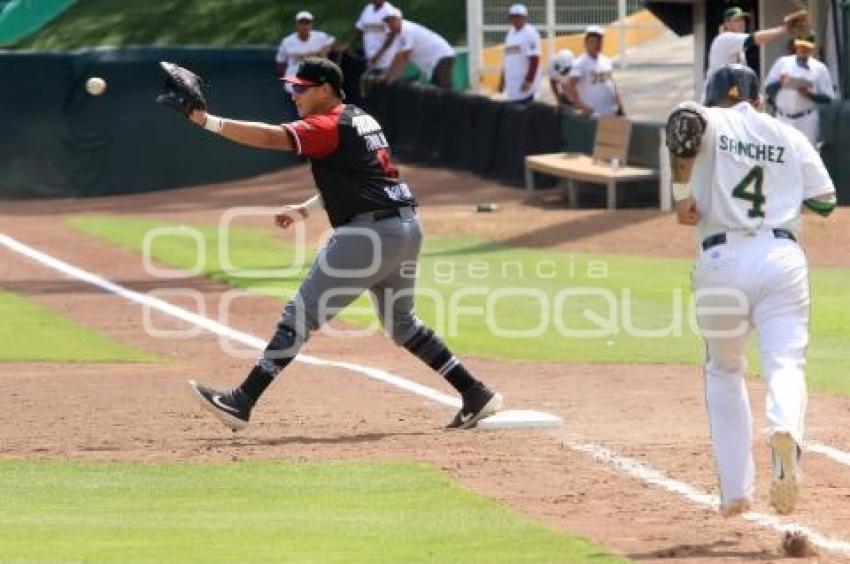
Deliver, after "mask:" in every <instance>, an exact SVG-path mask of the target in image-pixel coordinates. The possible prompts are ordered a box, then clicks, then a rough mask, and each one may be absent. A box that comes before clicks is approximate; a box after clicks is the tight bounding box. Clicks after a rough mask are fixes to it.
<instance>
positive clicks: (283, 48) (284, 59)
mask: <svg viewBox="0 0 850 564" xmlns="http://www.w3.org/2000/svg"><path fill="white" fill-rule="evenodd" d="M333 45H334V38H333V37H332V36H330V35H328V34H327V33H325V32H323V31H318V30H315V29H313V14H311V13H310V12H307V11H301V12H298V13H297V14H296V15H295V32H294V33H291V34H289V35H287V36H286V37H284V38H283V39H282V40H281V42H280V46H279V47H278V48H277V55H276V56H275V62H276V63H277V64H276V67H277V68H276V71H277V76H278V77H279V78H283V77H291V76H295V74H296V73H297V72H298V67H299V66H300V65H301V61H302V60H303V59H305V58H307V57H326V56H327V54H328V53H329V52H330V50H331V48H332V47H333ZM284 112H285V114H286V115H285V118H286V120H287V121H295V120H297V119H298V110H297V109H296V108H295V102H293V101H292V86H291V85H290V84H289V83H288V82H285V83H284Z"/></svg>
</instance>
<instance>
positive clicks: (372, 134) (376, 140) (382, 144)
mask: <svg viewBox="0 0 850 564" xmlns="http://www.w3.org/2000/svg"><path fill="white" fill-rule="evenodd" d="M351 125H353V126H354V129H356V130H357V134H358V135H360V137H362V138H363V140H364V141H366V147H367V148H368V149H369V150H370V151H377V150H378V149H386V148H388V147H389V146H390V145H389V143H387V138H386V137H384V134H383V132H381V125H380V124H379V123H378V122H377V121H376V120H375V118H373V117H372V116H370V115H362V116H355V117H354V118H353V119H352V120H351Z"/></svg>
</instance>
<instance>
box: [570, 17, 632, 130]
mask: <svg viewBox="0 0 850 564" xmlns="http://www.w3.org/2000/svg"><path fill="white" fill-rule="evenodd" d="M604 37H605V30H603V29H602V28H601V27H599V26H596V25H592V26H589V27H588V28H587V29H586V30H585V31H584V51H585V52H584V53H583V54H582V55H581V56H580V57H579V58H578V59H576V61H575V62H574V63H573V68H572V70H570V74H569V78H568V79H567V87H566V90H567V96H568V97H569V99H570V101H571V102H572V103H573V106H574V108H575V111H576V112H578V113H580V114H583V115H593V116H606V115H625V111H624V110H623V102H622V100H621V99H620V91H619V89H618V88H617V83H616V82H614V74H613V70H614V65H613V64H612V63H611V59H609V58H608V57H606V56H605V55H603V54H602V43H603V40H604Z"/></svg>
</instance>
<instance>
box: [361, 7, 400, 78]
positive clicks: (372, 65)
mask: <svg viewBox="0 0 850 564" xmlns="http://www.w3.org/2000/svg"><path fill="white" fill-rule="evenodd" d="M393 9H395V7H394V6H393V5H392V4H390V3H389V2H386V1H385V0H372V1H371V2H369V4H367V5H366V6H365V7H364V8H363V11H362V12H360V17H359V18H357V22H356V23H355V24H354V27H355V32H356V35H359V36H361V37H362V38H363V54H364V55H365V56H366V64H367V67H368V69H369V71H371V72H372V73H373V74H382V73H384V72H386V70H387V69H388V68H389V67H390V64H391V63H392V61H393V57H394V56H395V50H394V49H392V47H391V46H392V45H393V43H394V39H395V34H394V33H390V32H389V30H388V29H387V26H386V24H385V23H384V18H385V17H386V15H387V13H388V12H389V11H390V10H393Z"/></svg>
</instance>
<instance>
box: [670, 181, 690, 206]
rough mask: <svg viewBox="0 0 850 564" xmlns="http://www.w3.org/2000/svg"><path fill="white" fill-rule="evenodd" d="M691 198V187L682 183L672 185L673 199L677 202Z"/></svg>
mask: <svg viewBox="0 0 850 564" xmlns="http://www.w3.org/2000/svg"><path fill="white" fill-rule="evenodd" d="M690 197H691V185H690V184H685V183H684V182H674V183H673V199H674V200H676V201H677V202H678V201H679V200H684V199H685V198H690Z"/></svg>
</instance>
